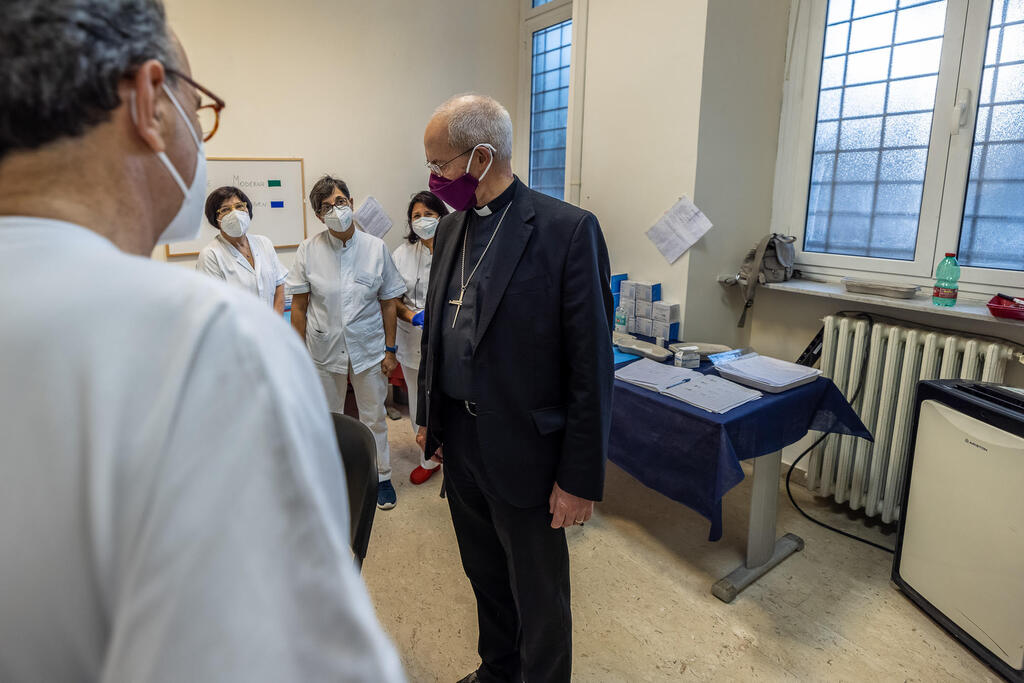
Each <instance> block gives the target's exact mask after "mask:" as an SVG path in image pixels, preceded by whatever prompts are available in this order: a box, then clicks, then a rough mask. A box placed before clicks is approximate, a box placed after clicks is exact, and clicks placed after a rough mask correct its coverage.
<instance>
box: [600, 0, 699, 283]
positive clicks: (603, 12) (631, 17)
mask: <svg viewBox="0 0 1024 683" xmlns="http://www.w3.org/2000/svg"><path fill="white" fill-rule="evenodd" d="M706 20H707V2H706V0H643V2H621V1H619V0H591V2H590V3H589V13H588V17H587V22H588V30H587V58H586V74H585V78H586V82H585V94H584V104H583V141H582V167H581V171H580V181H581V185H580V205H581V206H583V207H584V208H586V209H589V210H590V211H593V212H594V213H595V214H596V215H597V217H598V219H599V220H600V221H601V227H602V228H603V229H604V234H605V238H606V239H607V241H608V248H609V251H610V254H611V260H612V271H613V272H628V273H629V274H630V275H631V276H632V277H634V278H637V279H644V280H653V281H655V282H661V283H662V284H663V287H664V298H666V299H669V300H674V301H680V302H681V301H682V300H683V297H684V295H685V293H686V278H687V275H686V273H687V261H688V257H687V256H685V255H684V256H683V258H681V259H679V261H677V262H676V263H675V264H674V265H672V266H670V265H669V264H668V263H667V262H666V261H665V259H664V258H662V256H661V254H659V253H658V251H657V250H656V249H655V248H654V245H652V244H651V242H650V241H649V240H648V239H647V237H646V236H645V235H644V232H646V231H647V229H648V228H649V227H650V226H651V225H652V224H654V222H655V221H656V220H657V219H658V217H659V216H661V214H662V213H663V212H664V211H665V210H666V209H668V208H669V207H670V206H672V204H674V203H675V202H676V200H677V199H678V198H679V197H680V195H683V194H686V195H689V196H690V197H692V196H693V189H694V179H695V177H696V169H697V130H698V123H699V119H700V93H701V72H702V66H703V59H704V25H705V22H706Z"/></svg>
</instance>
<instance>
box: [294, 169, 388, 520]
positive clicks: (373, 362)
mask: <svg viewBox="0 0 1024 683" xmlns="http://www.w3.org/2000/svg"><path fill="white" fill-rule="evenodd" d="M309 203H310V204H311V205H312V207H313V210H314V211H315V212H316V215H317V218H319V219H320V221H321V222H322V223H323V224H324V225H325V226H327V229H326V230H324V231H323V232H320V233H318V234H316V235H313V236H312V237H310V238H309V239H307V240H306V241H304V242H303V243H302V244H300V245H299V248H298V251H296V252H295V263H294V265H293V267H292V270H291V272H289V273H288V278H287V280H286V286H287V289H288V293H289V294H291V295H292V327H294V328H295V331H296V332H298V333H299V337H300V338H302V339H303V340H304V341H305V342H306V347H307V348H308V349H309V355H310V356H312V358H313V362H314V363H315V364H316V367H317V370H319V372H320V380H321V381H322V382H323V385H324V391H325V392H326V394H327V405H328V406H329V407H330V409H331V412H334V413H342V412H344V409H345V396H346V394H347V393H348V384H349V382H351V383H352V393H354V394H355V395H356V406H357V407H358V409H359V420H360V421H361V422H362V423H363V424H364V425H366V426H367V427H368V428H369V429H370V431H371V432H372V433H373V438H374V441H375V442H376V444H377V481H378V484H377V507H378V508H380V509H381V510H390V509H391V508H393V507H395V504H396V503H397V500H398V496H397V494H396V493H395V487H394V486H393V485H392V483H391V449H390V447H389V446H388V425H387V412H386V409H385V407H384V400H385V398H386V397H387V381H388V375H389V374H390V373H391V371H392V370H394V369H395V368H396V367H397V366H398V360H397V358H396V355H395V354H396V351H397V347H396V346H395V330H396V320H397V314H396V310H395V304H396V300H397V298H398V297H400V296H402V295H403V294H405V280H403V279H402V276H401V275H400V274H399V273H398V269H397V268H395V264H394V262H393V261H392V260H391V252H390V251H388V248H387V246H386V245H385V244H384V240H382V239H380V238H378V237H374V236H373V235H370V234H367V233H365V232H363V231H362V230H357V229H356V223H355V221H354V220H353V214H352V195H351V193H350V192H349V189H348V185H346V184H345V181H343V180H341V179H340V178H333V177H331V176H329V175H325V176H323V177H322V178H320V179H319V180H318V181H317V182H316V183H315V184H314V185H313V189H312V190H310V192H309Z"/></svg>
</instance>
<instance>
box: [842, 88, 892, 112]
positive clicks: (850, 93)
mask: <svg viewBox="0 0 1024 683" xmlns="http://www.w3.org/2000/svg"><path fill="white" fill-rule="evenodd" d="M884 112H885V83H876V84H874V85H861V86H858V87H856V88H847V89H846V93H845V94H844V95H843V116H844V117H850V116H881V115H882V114H883V113H884Z"/></svg>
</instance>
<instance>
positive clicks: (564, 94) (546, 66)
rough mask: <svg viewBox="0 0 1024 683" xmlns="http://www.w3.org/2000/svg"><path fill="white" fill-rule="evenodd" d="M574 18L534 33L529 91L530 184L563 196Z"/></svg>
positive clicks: (561, 197) (555, 195)
mask: <svg viewBox="0 0 1024 683" xmlns="http://www.w3.org/2000/svg"><path fill="white" fill-rule="evenodd" d="M571 45H572V20H571V19H570V20H568V21H563V22H562V23H560V24H555V25H554V26H550V27H548V28H545V29H541V30H540V31H535V32H534V34H533V82H532V87H531V91H530V92H531V94H530V187H532V188H533V189H535V190H537V191H539V192H543V193H544V194H548V195H551V196H552V197H557V198H558V199H563V198H564V196H563V195H564V193H565V131H566V121H567V118H568V114H569V57H570V51H571V49H572V48H571Z"/></svg>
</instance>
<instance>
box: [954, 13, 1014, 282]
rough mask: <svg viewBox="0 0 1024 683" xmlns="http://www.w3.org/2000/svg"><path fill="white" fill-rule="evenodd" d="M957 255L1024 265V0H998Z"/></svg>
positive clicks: (983, 264)
mask: <svg viewBox="0 0 1024 683" xmlns="http://www.w3.org/2000/svg"><path fill="white" fill-rule="evenodd" d="M990 24H991V26H990V28H989V33H988V43H987V46H986V50H985V67H984V71H983V72H982V79H981V90H980V91H979V96H978V120H977V125H976V127H975V131H974V149H973V153H972V155H971V170H970V176H969V178H968V181H967V195H966V201H965V205H964V218H963V224H962V227H961V232H960V250H959V252H958V254H957V259H958V260H959V261H960V263H961V264H963V265H968V266H977V267H980V268H1006V269H1010V270H1024V0H1008V1H1004V0H995V2H993V3H992V18H991V22H990Z"/></svg>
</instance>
